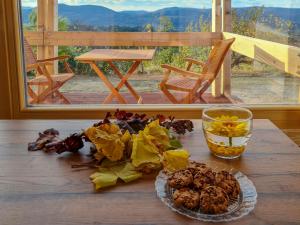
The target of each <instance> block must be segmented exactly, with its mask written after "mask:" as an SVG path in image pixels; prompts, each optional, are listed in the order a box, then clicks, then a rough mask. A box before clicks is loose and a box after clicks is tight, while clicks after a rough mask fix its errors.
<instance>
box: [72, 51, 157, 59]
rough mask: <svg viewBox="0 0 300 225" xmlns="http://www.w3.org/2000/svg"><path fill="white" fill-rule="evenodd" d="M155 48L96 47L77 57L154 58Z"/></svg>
mask: <svg viewBox="0 0 300 225" xmlns="http://www.w3.org/2000/svg"><path fill="white" fill-rule="evenodd" d="M154 53H155V49H148V50H142V49H94V50H91V51H89V52H87V53H84V54H82V55H80V56H78V57H76V58H75V59H76V60H78V61H133V60H140V61H141V60H152V59H153V56H154Z"/></svg>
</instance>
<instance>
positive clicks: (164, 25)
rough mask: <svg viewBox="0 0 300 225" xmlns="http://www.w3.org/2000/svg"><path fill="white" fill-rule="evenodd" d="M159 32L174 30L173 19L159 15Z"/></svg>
mask: <svg viewBox="0 0 300 225" xmlns="http://www.w3.org/2000/svg"><path fill="white" fill-rule="evenodd" d="M157 31H158V32H172V31H174V25H173V23H172V21H171V19H170V18H169V17H167V16H161V17H159V25H158V29H157Z"/></svg>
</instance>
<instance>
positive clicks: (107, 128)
mask: <svg viewBox="0 0 300 225" xmlns="http://www.w3.org/2000/svg"><path fill="white" fill-rule="evenodd" d="M85 135H86V136H87V137H88V138H89V140H90V141H91V142H92V143H93V144H94V145H95V146H96V149H97V151H98V152H100V153H102V154H103V155H104V156H105V157H107V158H108V159H110V160H111V161H118V160H120V159H122V157H123V154H124V150H125V144H124V142H123V141H122V138H123V139H124V140H125V141H126V140H127V138H124V137H123V134H122V132H121V130H120V128H119V127H118V125H116V124H102V125H100V126H99V127H90V128H89V129H87V130H86V131H85Z"/></svg>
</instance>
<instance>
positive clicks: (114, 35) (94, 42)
mask: <svg viewBox="0 0 300 225" xmlns="http://www.w3.org/2000/svg"><path fill="white" fill-rule="evenodd" d="M25 36H26V38H28V40H29V42H30V43H31V44H33V45H37V44H38V45H39V44H45V45H54V46H154V47H156V46H213V45H214V42H215V41H217V40H221V39H222V33H221V32H215V33H214V32H152V33H151V32H61V31H60V32H32V31H30V32H25Z"/></svg>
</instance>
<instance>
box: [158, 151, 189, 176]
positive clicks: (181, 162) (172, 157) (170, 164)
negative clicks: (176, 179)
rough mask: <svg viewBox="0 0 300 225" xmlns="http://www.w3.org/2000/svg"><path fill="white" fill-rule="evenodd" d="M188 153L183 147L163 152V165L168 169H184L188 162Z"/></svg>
mask: <svg viewBox="0 0 300 225" xmlns="http://www.w3.org/2000/svg"><path fill="white" fill-rule="evenodd" d="M189 157H190V154H189V152H188V151H187V150H185V149H178V150H170V151H166V152H164V153H163V165H164V168H165V169H166V170H168V171H176V170H180V169H185V168H186V167H187V166H188V163H189Z"/></svg>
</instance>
